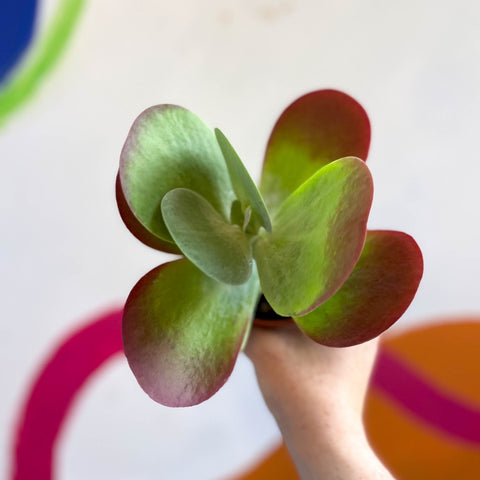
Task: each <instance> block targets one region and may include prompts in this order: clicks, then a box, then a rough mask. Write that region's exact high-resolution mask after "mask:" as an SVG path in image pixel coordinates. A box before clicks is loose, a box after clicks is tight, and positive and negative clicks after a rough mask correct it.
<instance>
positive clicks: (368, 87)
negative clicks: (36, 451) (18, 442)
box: [0, 0, 480, 480]
mask: <svg viewBox="0 0 480 480" xmlns="http://www.w3.org/2000/svg"><path fill="white" fill-rule="evenodd" d="M478 5H480V4H479V3H478V2H475V1H473V0H472V1H461V0H460V1H456V2H447V1H442V0H440V1H438V0H437V1H431V2H430V1H426V0H417V1H410V0H405V1H402V2H393V1H385V0H383V1H381V0H378V1H364V2H355V1H347V0H337V1H335V2H334V1H328V2H327V1H324V0H311V1H300V0H296V1H295V0H265V1H253V0H244V1H242V2H233V1H226V0H222V1H220V0H208V1H204V2H198V1H195V0H177V1H176V2H158V1H154V0H143V1H142V2H138V1H137V2H133V1H124V2H119V1H115V0H98V1H95V2H93V1H92V2H90V4H88V5H87V7H86V9H85V12H84V15H83V17H82V18H81V20H80V25H79V27H78V29H77V31H76V33H75V35H74V37H73V41H72V42H71V44H70V45H69V48H68V49H67V52H66V55H65V56H64V58H63V59H62V61H61V63H60V65H59V66H58V68H57V69H56V70H55V72H54V73H53V74H52V75H51V76H50V77H49V78H48V80H47V81H46V82H45V83H44V85H43V86H42V88H41V90H40V92H39V94H38V95H37V96H36V97H35V99H34V100H33V101H31V102H30V103H29V104H28V105H27V106H26V107H25V108H23V109H22V110H21V112H19V113H17V114H16V115H15V116H14V117H13V118H12V119H11V120H10V121H9V122H8V124H7V125H5V126H4V127H3V128H2V129H1V130H0V155H1V165H2V167H1V168H2V170H1V172H2V175H1V176H0V209H1V238H0V247H1V270H2V276H1V282H2V285H1V292H2V294H1V295H2V298H1V303H2V315H1V318H0V326H1V330H0V365H1V366H0V368H1V384H2V395H1V396H0V435H1V436H0V465H2V466H4V467H3V470H0V475H2V476H4V477H5V478H6V466H7V464H8V455H9V453H8V452H9V448H10V443H9V442H10V441H11V438H10V435H11V431H12V426H13V422H14V419H15V415H16V414H17V413H18V407H19V402H20V401H21V399H22V398H23V395H24V393H25V390H26V388H27V385H28V381H29V379H30V378H31V376H32V375H33V373H34V372H35V371H36V369H37V367H38V364H39V362H40V361H41V360H42V359H43V358H45V356H46V355H47V353H48V352H49V351H50V349H51V348H52V346H54V345H55V343H56V342H57V341H58V340H59V339H60V338H62V337H63V336H64V335H65V334H67V333H68V332H69V331H70V330H71V329H72V328H74V327H76V326H78V325H79V324H81V322H82V321H83V320H84V319H87V318H89V317H91V316H92V314H95V313H97V312H99V311H102V310H105V309H106V308H109V307H111V306H115V305H119V306H120V305H122V303H123V301H124V300H125V298H126V296H127V295H128V292H129V290H130V288H131V287H132V286H133V285H134V284H135V283H136V281H137V280H138V279H139V278H140V276H141V275H143V274H144V273H146V272H147V271H148V270H150V269H151V268H153V267H154V266H156V265H158V264H160V263H162V262H164V261H165V260H166V259H167V258H168V256H167V255H163V254H160V253H158V252H155V251H153V250H150V249H148V248H147V247H144V246H143V245H142V244H141V243H140V242H138V241H137V240H136V239H135V238H133V237H132V236H131V235H130V234H129V233H128V231H127V230H126V228H125V227H124V226H123V224H122V223H121V220H120V219H119V216H118V214H117V211H116V205H115V202H114V179H115V174H116V170H117V168H118V156H119V152H120V149H121V147H122V144H123V141H124V139H125V136H126V133H127V131H128V129H129V126H130V124H131V123H132V121H133V120H134V118H135V117H136V116H137V115H138V114H139V113H140V111H142V110H143V109H144V108H146V107H148V106H150V105H153V104H157V103H176V104H180V105H182V106H185V107H187V108H189V109H190V110H192V111H194V112H195V113H197V114H198V115H199V116H200V117H201V118H203V119H204V120H205V121H206V123H207V124H209V125H211V126H212V127H214V126H218V127H220V128H221V129H222V130H223V131H224V132H225V133H226V135H227V136H228V137H229V138H230V140H231V141H232V143H233V145H234V146H235V148H236V149H237V151H238V152H239V154H240V156H241V157H242V159H243V160H244V162H245V164H246V165H247V167H248V169H249V170H250V172H251V174H252V175H253V176H254V178H256V179H258V176H259V173H260V168H261V162H262V157H263V152H264V148H265V143H266V140H267V138H268V135H269V132H270V129H271V127H272V126H273V123H274V122H275V120H276V118H277V117H278V115H279V114H280V113H281V111H282V110H283V109H284V108H285V107H286V106H287V105H288V104H289V103H290V102H291V101H293V100H294V99H296V98H297V97H298V96H300V95H302V94H304V93H307V92H308V91H311V90H315V89H319V88H337V89H340V90H344V91H346V92H347V93H349V94H351V95H352V96H354V97H355V98H356V99H357V100H359V101H360V102H361V103H362V104H363V106H364V107H365V108H366V110H367V112H368V113H369V116H370V119H371V122H372V128H373V135H372V146H371V151H370V157H369V161H368V164H369V166H370V168H371V170H372V172H373V176H374V181H375V188H376V191H375V199H374V204H373V208H372V213H371V220H370V227H371V228H387V229H398V230H404V231H406V232H408V233H410V234H411V235H413V236H414V237H415V238H416V240H417V241H418V243H419V244H420V246H421V248H422V250H423V253H424V260H425V274H424V279H423V282H422V284H421V287H420V289H419V292H418V294H417V298H416V299H415V301H414V303H413V304H412V306H411V307H410V309H409V310H408V311H407V313H406V314H405V315H404V317H403V318H402V320H401V321H400V322H399V323H398V324H397V326H396V327H395V329H397V331H398V330H399V329H402V328H408V327H412V326H415V325H419V324H421V323H423V322H428V321H431V320H432V319H435V318H437V317H438V316H439V315H441V316H443V317H444V316H447V315H449V314H458V313H460V314H462V313H473V312H478V311H479V310H480V305H479V300H478V298H479V297H478V277H479V265H480V248H479V246H480V224H479V223H480V222H479V213H478V209H479V205H480V193H479V189H478V183H479V173H480V167H479V161H480V159H479V147H478V145H479V129H480V115H479V112H480V94H479V88H480V87H479V86H480V7H479V6H478ZM47 6H48V9H47V10H46V12H47V13H48V11H53V10H55V8H56V2H55V1H53V0H51V1H49V2H48V3H47ZM43 17H45V18H47V20H48V15H47V14H44V16H43ZM277 439H278V433H277V430H276V427H275V425H274V423H273V420H272V419H271V417H270V416H269V414H268V412H267V410H266V409H265V407H264V406H263V403H262V400H261V397H260V395H259V393H258V391H257V387H256V383H255V379H254V376H253V373H252V369H251V367H250V365H249V363H248V361H247V360H246V359H244V358H240V360H239V362H238V365H237V368H236V370H235V372H234V374H233V376H232V378H231V379H230V380H229V382H228V383H227V385H226V386H225V387H224V388H223V389H222V390H221V391H220V393H219V394H217V395H216V396H215V397H214V398H213V399H211V400H210V401H207V402H206V403H205V404H202V405H201V406H198V407H195V408H191V409H181V410H174V409H168V408H165V407H162V406H159V405H156V404H154V403H153V402H152V401H150V400H149V399H148V398H147V396H146V395H145V394H144V393H143V392H142V391H141V390H140V388H139V387H137V385H136V382H135V380H134V378H133V376H132V374H131V373H130V371H129V370H128V368H127V366H126V364H125V363H124V362H122V361H118V362H116V363H115V362H114V363H112V364H110V366H107V367H106V368H104V369H103V370H102V373H101V374H100V375H98V376H97V377H96V378H95V379H94V381H92V382H91V383H89V385H88V387H87V388H86V389H85V390H84V391H83V392H82V395H81V398H80V399H79V401H78V402H77V403H76V405H75V409H74V414H73V416H72V417H71V418H70V421H69V422H68V425H67V427H66V429H65V430H64V432H63V435H62V438H61V441H62V446H61V450H60V455H59V459H58V460H59V461H58V465H57V467H58V478H59V479H61V480H81V479H89V480H96V479H98V480H108V479H112V480H113V479H116V480H118V479H139V480H143V479H154V478H155V479H158V478H168V479H179V480H191V479H192V478H195V479H196V480H202V479H217V478H218V479H220V478H225V477H228V476H229V475H232V474H233V473H234V472H236V471H238V470H239V469H241V468H243V467H245V466H247V465H248V464H249V463H250V462H252V461H254V460H255V459H257V458H259V456H261V455H262V453H263V452H265V451H266V450H268V448H269V447H270V446H271V445H273V444H274V443H275V442H276V441H277Z"/></svg>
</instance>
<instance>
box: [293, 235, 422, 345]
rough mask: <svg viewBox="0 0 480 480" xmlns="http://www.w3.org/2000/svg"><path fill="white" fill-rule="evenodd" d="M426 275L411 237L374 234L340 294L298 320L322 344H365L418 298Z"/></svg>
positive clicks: (308, 333) (417, 249) (367, 240)
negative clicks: (418, 291) (422, 279)
mask: <svg viewBox="0 0 480 480" xmlns="http://www.w3.org/2000/svg"><path fill="white" fill-rule="evenodd" d="M422 273H423V260H422V253H421V251H420V249H419V247H418V245H417V244H416V243H415V240H413V238H412V237H410V236H409V235H407V234H406V233H402V232H395V231H370V232H368V235H367V239H366V241H365V246H364V248H363V251H362V254H361V256H360V258H359V260H358V262H357V264H356V265H355V268H354V270H353V272H352V273H351V275H350V276H349V278H348V279H347V280H346V282H345V283H344V284H343V285H342V287H341V288H340V290H338V291H337V292H336V293H335V295H333V296H332V297H331V298H329V299H328V300H327V301H326V302H325V303H323V304H322V305H320V306H319V307H318V308H317V309H316V310H314V311H313V312H311V313H309V314H308V315H305V316H303V317H299V318H295V321H296V322H297V324H298V325H299V327H300V328H301V329H302V330H303V331H304V332H305V333H306V334H307V335H308V336H309V337H311V338H312V339H313V340H315V341H317V342H318V343H321V344H324V345H329V346H334V347H345V346H350V345H355V344H358V343H362V342H365V341H367V340H370V339H372V338H374V337H376V336H377V335H380V334H381V333H382V332H383V331H385V330H386V329H387V328H389V327H390V326H391V325H392V324H393V323H394V322H395V321H396V320H398V319H399V318H400V316H401V315H402V314H403V313H404V311H405V310H406V309H407V307H408V306H409V305H410V302H411V301H412V300H413V297H414V296H415V293H416V291H417V288H418V284H419V282H420V279H421V278H422Z"/></svg>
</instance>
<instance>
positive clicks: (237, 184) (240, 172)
mask: <svg viewBox="0 0 480 480" xmlns="http://www.w3.org/2000/svg"><path fill="white" fill-rule="evenodd" d="M215 136H216V137H217V141H218V144H219V146H220V149H221V150H222V153H223V157H224V158H225V163H226V164H227V168H228V173H229V174H230V180H231V182H232V186H233V190H234V191H235V193H236V195H237V198H238V200H240V202H241V204H242V206H243V208H244V209H245V208H247V207H248V206H250V207H251V209H252V215H254V216H255V218H256V219H257V221H258V222H259V224H260V225H261V226H262V227H263V228H265V230H267V231H268V232H271V231H272V222H271V220H270V215H269V214H268V211H267V208H266V207H265V203H264V202H263V198H262V196H261V195H260V192H259V191H258V189H257V187H256V185H255V183H254V182H253V180H252V178H251V177H250V175H249V173H248V171H247V169H246V168H245V166H244V165H243V163H242V161H241V160H240V157H239V156H238V155H237V152H236V151H235V150H234V149H233V147H232V145H231V144H230V142H229V141H228V140H227V138H226V137H225V135H224V134H223V133H222V132H221V131H220V130H219V129H218V128H216V129H215Z"/></svg>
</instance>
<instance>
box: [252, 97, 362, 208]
mask: <svg viewBox="0 0 480 480" xmlns="http://www.w3.org/2000/svg"><path fill="white" fill-rule="evenodd" d="M369 145H370V122H369V120H368V116H367V114H366V113H365V110H364V109H363V108H362V106H361V105H360V104H359V103H358V102H357V101H355V100H354V99H353V98H352V97H350V96H348V95H346V94H345V93H342V92H339V91H336V90H318V91H316V92H312V93H309V94H307V95H304V96H303V97H300V98H299V99H298V100H296V101H295V102H293V103H292V104H291V105H290V106H289V107H288V108H287V109H286V110H285V111H284V112H283V113H282V115H281V116H280V118H279V119H278V121H277V123H276V124H275V126H274V128H273V131H272V133H271V135H270V139H269V141H268V145H267V150H266V153H265V160H264V164H263V172H262V179H261V183H260V192H261V193H262V195H263V198H264V199H265V203H266V204H267V206H268V208H269V209H270V211H271V212H273V211H275V210H276V209H277V208H278V207H279V206H280V204H281V203H282V202H283V200H285V198H287V196H288V195H290V193H292V192H293V191H294V190H295V189H296V188H297V187H299V186H300V185H301V184H302V183H303V182H305V181H306V180H307V179H308V178H309V177H310V176H311V175H313V174H314V173H315V172H316V171H317V170H319V169H320V168H322V167H323V166H325V165H326V164H328V163H329V162H332V161H333V160H337V159H339V158H343V157H349V156H354V157H358V158H361V159H362V160H366V158H367V154H368V148H369Z"/></svg>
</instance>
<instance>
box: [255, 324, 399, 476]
mask: <svg viewBox="0 0 480 480" xmlns="http://www.w3.org/2000/svg"><path fill="white" fill-rule="evenodd" d="M257 334H258V335H257V337H256V338H255V341H254V342H252V343H251V345H250V346H249V351H248V352H247V353H249V355H250V357H251V358H252V360H253V363H254V366H255V370H256V374H257V380H258V383H259V386H260V389H261V391H262V394H263V397H264V399H265V402H266V403H267V406H268V408H269V409H270V411H271V412H272V414H273V416H274V417H275V420H276V421H277V424H278V426H279V428H280V430H281V432H282V435H283V438H284V440H285V443H286V445H287V448H288V449H289V451H290V453H291V456H292V458H293V460H294V462H295V464H296V467H297V470H298V472H299V474H300V476H301V478H302V480H336V479H339V480H362V479H365V480H367V479H368V480H391V479H392V478H393V477H392V476H391V475H390V474H389V473H388V471H387V470H386V469H385V467H384V466H383V465H382V464H381V462H380V461H379V460H378V459H377V457H376V456H375V454H374V452H373V451H372V449H371V448H370V446H369V444H368V441H367V439H366V436H365V430H364V426H363V422H362V409H363V400H364V397H365V391H366V388H367V384H368V377H369V373H370V372H371V370H372V365H373V361H374V358H375V352H376V342H372V343H369V344H364V345H359V346H357V347H351V348H348V349H330V348H327V347H322V346H320V345H316V344H314V343H313V342H311V341H310V340H309V341H308V342H307V341H304V339H303V338H302V336H299V335H298V334H296V333H295V332H294V331H291V332H290V333H288V332H287V331H284V332H282V333H281V337H279V336H278V335H275V333H269V332H262V331H261V332H257ZM309 342H310V343H309Z"/></svg>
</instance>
